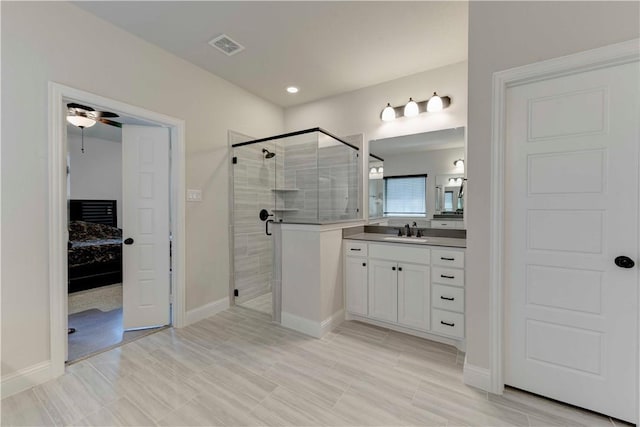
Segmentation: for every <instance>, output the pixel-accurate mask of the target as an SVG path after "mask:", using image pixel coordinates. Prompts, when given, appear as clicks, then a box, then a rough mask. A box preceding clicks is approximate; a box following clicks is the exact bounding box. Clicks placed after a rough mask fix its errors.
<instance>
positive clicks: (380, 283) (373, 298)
mask: <svg viewBox="0 0 640 427" xmlns="http://www.w3.org/2000/svg"><path fill="white" fill-rule="evenodd" d="M397 270H398V264H397V263H395V262H391V261H381V260H377V259H376V260H369V317H372V318H374V319H380V320H386V321H388V322H397V321H398V271H397Z"/></svg>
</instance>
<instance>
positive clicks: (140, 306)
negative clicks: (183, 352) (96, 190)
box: [122, 125, 170, 329]
mask: <svg viewBox="0 0 640 427" xmlns="http://www.w3.org/2000/svg"><path fill="white" fill-rule="evenodd" d="M122 162H123V163H122V166H123V168H122V169H123V192H122V195H123V218H122V230H123V231H122V233H123V234H122V237H123V239H124V244H123V245H122V264H123V265H122V267H123V274H122V279H123V283H122V285H123V286H122V297H123V298H122V299H123V324H124V329H141V328H149V327H153V326H162V325H167V324H169V322H170V319H169V294H170V275H169V264H170V261H169V260H170V258H169V256H170V255H169V129H167V128H161V127H148V126H132V125H123V126H122ZM128 239H130V240H128Z"/></svg>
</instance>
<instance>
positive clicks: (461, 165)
mask: <svg viewBox="0 0 640 427" xmlns="http://www.w3.org/2000/svg"><path fill="white" fill-rule="evenodd" d="M453 166H455V167H457V168H464V160H462V159H458V160H456V161H454V162H453Z"/></svg>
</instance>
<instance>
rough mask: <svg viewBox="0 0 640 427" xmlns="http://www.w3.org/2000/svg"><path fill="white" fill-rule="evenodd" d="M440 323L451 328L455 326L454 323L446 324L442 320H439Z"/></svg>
mask: <svg viewBox="0 0 640 427" xmlns="http://www.w3.org/2000/svg"><path fill="white" fill-rule="evenodd" d="M440 323H442V324H443V325H447V326H451V327H454V326H456V324H455V323H447V322H445V321H444V320H441V321H440Z"/></svg>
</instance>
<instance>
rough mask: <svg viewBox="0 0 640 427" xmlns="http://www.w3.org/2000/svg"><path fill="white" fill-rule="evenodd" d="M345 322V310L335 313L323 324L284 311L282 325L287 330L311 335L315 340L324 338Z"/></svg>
mask: <svg viewBox="0 0 640 427" xmlns="http://www.w3.org/2000/svg"><path fill="white" fill-rule="evenodd" d="M343 320H344V310H340V311H338V312H336V313H334V314H333V315H332V316H331V317H329V318H327V319H325V320H323V321H322V322H314V321H313V320H309V319H305V318H304V317H300V316H296V315H295V314H291V313H287V312H285V311H283V312H282V319H281V322H280V324H281V325H282V326H284V327H285V328H289V329H293V330H294V331H298V332H302V333H303V334H305V335H310V336H312V337H314V338H322V337H323V336H324V334H326V333H327V332H329V331H331V330H332V329H333V328H335V327H336V326H338V325H339V324H340V323H342V321H343Z"/></svg>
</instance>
